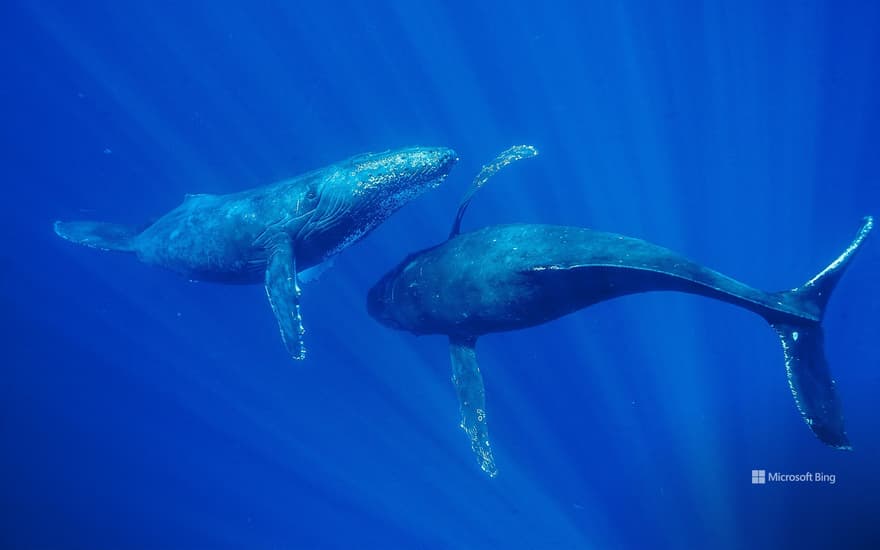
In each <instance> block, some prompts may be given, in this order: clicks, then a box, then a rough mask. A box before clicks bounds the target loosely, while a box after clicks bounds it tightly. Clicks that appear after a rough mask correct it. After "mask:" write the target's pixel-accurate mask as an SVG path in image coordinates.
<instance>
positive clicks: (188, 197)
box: [183, 193, 217, 204]
mask: <svg viewBox="0 0 880 550" xmlns="http://www.w3.org/2000/svg"><path fill="white" fill-rule="evenodd" d="M216 196H217V195H213V194H211V193H187V194H185V195H184V196H183V204H186V203H188V202H192V201H199V200H204V199H209V198H214V197H216Z"/></svg>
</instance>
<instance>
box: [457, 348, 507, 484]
mask: <svg viewBox="0 0 880 550" xmlns="http://www.w3.org/2000/svg"><path fill="white" fill-rule="evenodd" d="M475 345H476V338H453V337H450V338H449V355H450V358H451V359H452V383H453V384H454V385H455V393H456V394H457V395H458V404H459V407H460V411H461V428H462V429H463V430H464V431H465V433H467V435H468V439H470V442H471V450H473V452H474V454H475V455H476V456H477V460H478V461H479V463H480V469H482V470H483V471H484V472H486V473H487V474H489V477H495V476H496V475H498V470H497V469H496V468H495V458H494V457H493V456H492V447H491V446H490V445H489V430H488V426H487V425H486V395H485V391H484V390H483V376H482V375H481V374H480V367H479V365H478V364H477V355H476V350H475V349H474V346H475Z"/></svg>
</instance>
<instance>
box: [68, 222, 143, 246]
mask: <svg viewBox="0 0 880 550" xmlns="http://www.w3.org/2000/svg"><path fill="white" fill-rule="evenodd" d="M55 234H56V235H58V236H59V237H61V238H62V239H66V240H68V241H71V242H74V243H77V244H81V245H83V246H88V247H90V248H97V249H99V250H118V251H121V252H132V251H133V250H134V248H133V244H132V240H133V239H134V237H135V236H137V234H138V230H137V229H135V228H134V227H130V226H127V225H121V224H118V223H106V222H62V221H57V222H55Z"/></svg>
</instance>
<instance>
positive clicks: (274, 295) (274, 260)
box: [266, 235, 306, 360]
mask: <svg viewBox="0 0 880 550" xmlns="http://www.w3.org/2000/svg"><path fill="white" fill-rule="evenodd" d="M296 277H297V275H296V256H295V254H294V250H293V244H292V242H291V240H290V238H289V237H287V236H286V235H284V236H282V237H279V238H278V239H275V240H274V242H273V244H272V246H271V247H270V248H269V261H268V262H267V264H266V295H267V296H268V297H269V304H270V305H271V306H272V311H273V312H274V313H275V318H276V319H277V320H278V328H279V329H280V330H281V339H282V340H283V341H284V345H285V346H287V351H288V352H289V353H290V355H291V356H292V357H293V358H294V359H300V360H301V359H305V357H306V347H305V343H304V342H303V335H304V334H305V328H303V324H302V314H301V312H300V304H299V297H300V294H301V290H300V288H299V283H298V282H297V278H296Z"/></svg>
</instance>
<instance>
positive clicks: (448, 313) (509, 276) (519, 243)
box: [367, 178, 873, 476]
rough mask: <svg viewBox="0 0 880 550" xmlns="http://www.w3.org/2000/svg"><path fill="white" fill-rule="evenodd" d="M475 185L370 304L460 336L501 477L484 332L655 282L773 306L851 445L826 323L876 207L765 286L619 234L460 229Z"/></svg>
mask: <svg viewBox="0 0 880 550" xmlns="http://www.w3.org/2000/svg"><path fill="white" fill-rule="evenodd" d="M486 179H488V178H483V180H482V181H478V182H477V183H476V185H475V187H474V190H475V189H476V188H478V187H479V186H480V185H482V183H485V180H486ZM478 180H479V178H478ZM472 194H473V192H471V193H470V194H469V195H468V197H466V200H465V201H464V202H463V204H462V208H460V210H459V215H458V217H457V218H456V222H455V225H454V227H453V232H452V235H451V237H450V238H449V240H447V241H446V242H444V243H442V244H440V245H437V246H434V247H432V248H429V249H427V250H424V251H421V252H418V253H415V254H412V255H410V256H409V257H408V258H406V259H405V260H404V261H403V262H401V263H400V264H399V265H398V266H397V267H396V268H394V269H393V270H391V271H390V272H389V273H388V274H386V275H385V276H384V277H383V278H382V279H381V280H380V281H379V282H378V283H377V284H376V285H375V286H374V287H373V288H372V289H371V290H370V292H369V295H368V299H367V307H368V310H369V312H370V314H371V315H372V316H373V317H374V318H376V319H377V320H379V321H380V322H382V323H383V324H385V325H387V326H389V327H392V328H395V329H400V330H407V331H410V332H412V333H415V334H443V335H447V336H448V337H449V341H450V353H451V359H452V367H453V382H454V384H455V386H456V391H457V394H458V398H459V402H460V408H461V425H462V428H463V429H464V430H465V431H466V432H467V434H468V436H469V438H470V441H471V446H472V449H473V451H474V452H475V454H476V455H477V457H478V460H479V462H480V466H481V468H482V469H483V470H484V471H485V472H486V473H488V474H489V475H490V476H494V475H495V474H496V472H497V469H496V466H495V462H494V458H493V454H492V451H491V447H490V445H489V439H488V431H487V425H486V409H485V396H484V390H483V380H482V375H481V373H480V371H479V367H478V364H477V360H476V352H475V344H476V341H477V338H479V337H480V336H482V335H484V334H489V333H493V332H502V331H510V330H517V329H524V328H528V327H532V326H535V325H539V324H541V323H545V322H547V321H550V320H552V319H556V318H559V317H561V316H564V315H567V314H569V313H572V312H575V311H578V310H580V309H583V308H585V307H588V306H590V305H592V304H596V303H598V302H602V301H605V300H610V299H613V298H616V297H620V296H625V295H630V294H637V293H643V292H650V291H677V292H686V293H690V294H697V295H701V296H705V297H708V298H713V299H716V300H720V301H723V302H727V303H729V304H733V305H736V306H739V307H742V308H745V309H747V310H749V311H752V312H754V313H756V314H758V315H760V316H761V317H763V318H764V319H765V320H766V321H767V322H768V323H769V324H770V325H771V326H772V327H773V328H774V329H775V330H776V332H777V334H778V335H779V338H780V340H781V343H782V349H783V354H784V359H785V368H786V372H787V376H788V382H789V385H790V388H791V392H792V395H793V396H794V399H795V402H796V404H797V407H798V409H799V411H800V413H801V415H802V417H803V419H804V421H805V422H806V423H807V425H808V426H809V427H810V429H811V430H812V431H813V432H814V433H815V434H816V436H818V438H819V439H820V440H821V441H823V442H824V443H826V444H828V445H830V446H832V447H835V448H840V449H847V448H849V440H848V438H847V435H846V432H845V430H844V424H843V416H842V413H841V406H840V400H839V398H838V395H837V392H836V390H835V386H834V380H833V379H832V378H831V374H830V372H829V368H828V363H827V361H826V358H825V353H824V344H823V338H824V336H823V331H822V324H821V322H822V317H823V315H824V313H825V308H826V305H827V303H828V299H829V298H830V296H831V293H832V291H833V290H834V287H835V285H836V284H837V282H838V281H839V279H840V277H841V275H842V274H843V272H844V270H845V269H846V268H847V267H848V266H849V264H850V262H851V260H852V259H853V257H854V255H855V253H856V252H857V251H858V249H859V247H860V246H861V244H862V243H863V242H864V240H865V238H866V237H867V236H868V234H869V233H870V231H871V229H872V227H873V219H872V218H870V217H868V218H865V221H864V224H863V225H862V227H861V228H860V229H859V232H858V234H857V236H856V238H855V240H854V241H853V242H852V244H850V245H849V247H847V248H846V250H845V251H844V252H843V253H842V254H841V255H840V256H839V257H838V258H837V259H836V260H834V261H833V262H832V263H831V264H830V265H829V266H828V267H826V268H825V269H824V270H823V271H821V272H820V273H819V274H818V275H816V276H815V277H813V278H812V279H810V280H809V281H807V282H806V283H805V284H803V285H801V286H799V287H797V288H795V289H793V290H787V291H781V292H764V291H761V290H758V289H755V288H752V287H750V286H748V285H746V284H744V283H741V282H739V281H737V280H735V279H732V278H730V277H728V276H726V275H723V274H721V273H719V272H717V271H714V270H712V269H709V268H707V267H705V266H703V265H701V264H699V263H697V262H694V261H692V260H690V259H688V258H686V257H684V256H682V255H680V254H678V253H675V252H673V251H671V250H669V249H666V248H663V247H661V246H657V245H654V244H651V243H649V242H646V241H643V240H641V239H635V238H631V237H626V236H623V235H618V234H614V233H605V232H601V231H595V230H591V229H585V228H580V227H566V226H557V225H538V224H510V225H495V226H490V227H485V228H482V229H479V230H476V231H473V232H470V233H464V234H459V233H458V226H459V223H460V220H461V217H462V215H463V212H464V208H465V207H466V206H467V202H468V201H469V200H470V196H471V195H472Z"/></svg>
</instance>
